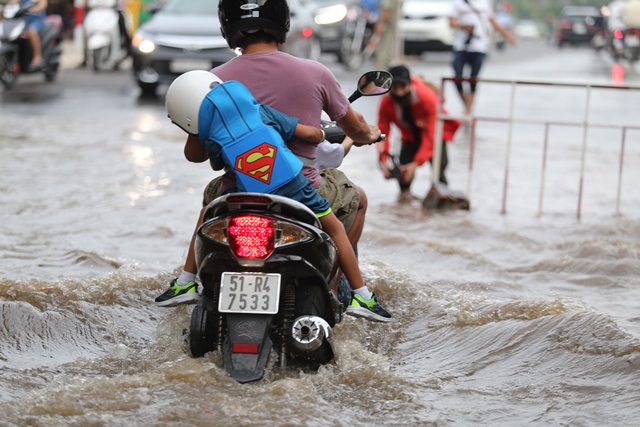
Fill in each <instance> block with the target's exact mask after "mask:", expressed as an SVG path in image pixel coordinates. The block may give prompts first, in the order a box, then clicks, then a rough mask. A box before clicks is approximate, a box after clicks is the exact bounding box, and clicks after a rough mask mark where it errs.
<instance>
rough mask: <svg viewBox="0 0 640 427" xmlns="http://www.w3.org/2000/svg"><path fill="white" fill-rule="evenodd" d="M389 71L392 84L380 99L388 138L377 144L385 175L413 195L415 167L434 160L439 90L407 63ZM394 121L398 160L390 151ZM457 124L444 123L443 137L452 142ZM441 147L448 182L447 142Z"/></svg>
mask: <svg viewBox="0 0 640 427" xmlns="http://www.w3.org/2000/svg"><path fill="white" fill-rule="evenodd" d="M389 72H390V73H391V75H392V76H393V86H392V87H391V91H390V92H389V93H388V94H387V95H385V96H384V97H383V98H382V100H381V101H380V107H379V109H378V127H379V128H380V130H381V131H382V133H383V134H386V135H387V138H386V139H385V141H384V142H383V143H380V144H378V152H379V154H380V165H381V168H382V173H383V174H384V177H385V178H386V179H392V178H396V179H397V180H398V184H399V185H400V197H401V198H402V197H404V196H408V195H410V194H411V193H410V189H411V183H412V182H413V178H414V175H415V172H416V168H417V167H418V166H422V165H423V164H424V163H425V162H427V161H430V162H432V163H433V151H434V145H433V142H434V138H435V133H436V119H437V113H438V93H437V92H436V91H435V90H434V89H433V88H432V87H430V86H428V85H427V84H426V83H425V82H424V81H423V80H422V79H421V78H420V77H417V76H412V75H411V73H410V72H409V69H408V68H407V67H405V66H404V65H398V66H395V67H391V68H390V69H389ZM391 124H394V125H396V126H397V127H398V129H399V130H400V133H401V139H402V147H401V149H400V155H399V158H398V159H397V160H396V159H395V158H394V157H393V156H392V155H391V154H390V153H389V138H388V136H389V133H390V131H391ZM457 124H458V125H459V123H457ZM457 127H458V126H457V125H456V123H450V124H449V125H448V126H447V125H445V132H444V135H443V140H444V141H451V140H452V139H453V134H454V133H455V130H456V129H457ZM442 147H443V148H442V157H441V163H440V176H439V181H440V182H441V183H443V184H447V178H446V177H445V173H444V171H445V169H446V167H447V163H448V158H447V149H446V144H442ZM397 163H399V164H397Z"/></svg>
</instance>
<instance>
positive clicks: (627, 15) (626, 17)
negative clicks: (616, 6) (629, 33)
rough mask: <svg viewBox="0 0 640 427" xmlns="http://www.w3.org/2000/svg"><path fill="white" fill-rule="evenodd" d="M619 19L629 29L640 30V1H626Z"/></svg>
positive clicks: (621, 7) (620, 11) (619, 13)
mask: <svg viewBox="0 0 640 427" xmlns="http://www.w3.org/2000/svg"><path fill="white" fill-rule="evenodd" d="M618 18H619V19H620V20H621V21H622V23H623V24H624V26H625V27H626V28H627V29H636V30H637V29H640V0H624V2H623V3H622V5H621V6H620V10H619V12H618Z"/></svg>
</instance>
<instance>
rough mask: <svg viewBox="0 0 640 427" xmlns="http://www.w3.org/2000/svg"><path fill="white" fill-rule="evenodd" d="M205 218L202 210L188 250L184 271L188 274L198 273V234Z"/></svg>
mask: <svg viewBox="0 0 640 427" xmlns="http://www.w3.org/2000/svg"><path fill="white" fill-rule="evenodd" d="M203 216H204V208H202V209H201V210H200V216H199V217H198V223H197V224H196V228H195V230H193V235H192V236H191V242H190V243H189V249H188V250H187V259H186V260H185V262H184V268H183V270H184V271H186V272H187V273H193V274H197V273H198V266H197V264H196V250H195V243H196V235H197V233H198V228H200V226H201V225H202V217H203Z"/></svg>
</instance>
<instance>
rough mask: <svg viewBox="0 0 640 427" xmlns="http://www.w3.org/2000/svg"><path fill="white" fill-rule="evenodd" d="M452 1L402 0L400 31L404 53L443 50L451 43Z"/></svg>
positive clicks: (449, 47)
mask: <svg viewBox="0 0 640 427" xmlns="http://www.w3.org/2000/svg"><path fill="white" fill-rule="evenodd" d="M452 4H453V0H404V1H403V5H402V19H401V20H400V32H401V34H402V37H403V38H404V51H405V53H406V54H407V55H420V54H421V53H422V52H425V51H447V50H451V48H452V46H453V38H454V31H453V29H452V28H451V27H450V26H449V16H450V15H451V6H452Z"/></svg>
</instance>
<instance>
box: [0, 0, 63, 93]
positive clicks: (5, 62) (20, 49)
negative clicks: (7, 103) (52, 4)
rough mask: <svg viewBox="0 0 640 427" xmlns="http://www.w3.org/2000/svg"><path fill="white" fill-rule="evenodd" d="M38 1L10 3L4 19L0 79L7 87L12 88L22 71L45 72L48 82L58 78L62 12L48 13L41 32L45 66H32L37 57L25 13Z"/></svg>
mask: <svg viewBox="0 0 640 427" xmlns="http://www.w3.org/2000/svg"><path fill="white" fill-rule="evenodd" d="M33 5H34V3H29V4H24V5H20V4H17V3H12V4H8V5H6V6H5V7H4V9H3V11H2V14H3V17H4V19H3V20H1V21H0V81H1V82H2V84H3V85H4V87H5V88H6V89H11V88H12V87H14V86H15V84H16V82H17V81H18V75H20V74H27V73H39V72H42V73H44V76H45V79H46V80H47V81H48V82H52V81H54V80H55V78H56V76H57V75H58V69H59V68H60V55H61V54H62V18H61V17H60V15H48V16H46V17H45V20H44V26H43V28H42V31H41V32H40V40H41V49H42V61H43V63H42V67H40V68H39V69H37V70H29V64H31V60H32V58H33V50H32V48H31V44H30V43H29V40H28V39H27V36H26V33H25V28H26V21H25V18H24V15H25V14H26V13H27V12H28V11H29V8H31V7H32V6H33Z"/></svg>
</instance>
